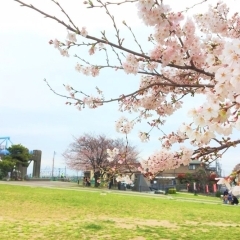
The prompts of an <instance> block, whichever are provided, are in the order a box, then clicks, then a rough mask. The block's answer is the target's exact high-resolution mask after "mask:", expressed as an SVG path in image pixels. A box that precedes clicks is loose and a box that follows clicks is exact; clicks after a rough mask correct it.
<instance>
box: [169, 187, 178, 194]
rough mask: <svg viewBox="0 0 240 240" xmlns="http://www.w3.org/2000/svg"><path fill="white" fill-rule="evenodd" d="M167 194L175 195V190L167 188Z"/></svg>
mask: <svg viewBox="0 0 240 240" xmlns="http://www.w3.org/2000/svg"><path fill="white" fill-rule="evenodd" d="M168 193H169V194H176V188H169V189H168Z"/></svg>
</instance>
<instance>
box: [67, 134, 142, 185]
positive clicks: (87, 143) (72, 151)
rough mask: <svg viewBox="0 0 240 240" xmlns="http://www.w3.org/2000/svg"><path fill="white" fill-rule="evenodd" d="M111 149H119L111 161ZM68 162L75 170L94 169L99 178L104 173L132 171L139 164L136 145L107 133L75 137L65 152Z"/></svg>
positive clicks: (113, 173) (112, 173) (96, 178)
mask: <svg viewBox="0 0 240 240" xmlns="http://www.w3.org/2000/svg"><path fill="white" fill-rule="evenodd" d="M108 149H109V150H114V149H118V151H119V152H118V154H117V155H116V156H114V159H111V160H110V161H109V153H108ZM63 156H64V158H65V161H66V164H67V166H68V167H69V168H70V169H74V170H82V171H86V170H92V171H93V172H94V175H95V186H97V185H98V183H97V180H98V178H100V177H103V175H104V174H106V173H108V175H110V176H113V175H115V174H117V173H120V172H124V171H125V172H132V171H134V169H136V168H137V167H138V165H139V163H138V161H137V158H138V151H137V150H136V148H135V147H134V146H131V145H129V144H127V145H126V144H125V143H124V141H123V140H122V139H115V140H114V139H110V138H107V137H106V136H105V135H96V136H95V135H93V134H84V135H83V136H81V137H79V138H74V142H73V143H71V144H70V146H69V147H68V149H67V150H66V151H65V152H64V153H63Z"/></svg>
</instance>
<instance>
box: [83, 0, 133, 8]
mask: <svg viewBox="0 0 240 240" xmlns="http://www.w3.org/2000/svg"><path fill="white" fill-rule="evenodd" d="M137 1H138V0H125V1H122V2H115V3H114V2H107V3H106V6H108V5H121V4H124V3H134V2H137ZM84 4H89V7H87V8H102V7H103V6H102V5H94V4H93V2H92V1H91V0H88V1H85V2H84Z"/></svg>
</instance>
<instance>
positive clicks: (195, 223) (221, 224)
mask: <svg viewBox="0 0 240 240" xmlns="http://www.w3.org/2000/svg"><path fill="white" fill-rule="evenodd" d="M185 223H186V224H189V225H199V226H203V225H207V226H215V227H238V226H239V224H234V223H222V222H204V223H202V224H199V223H198V222H193V221H186V222H185Z"/></svg>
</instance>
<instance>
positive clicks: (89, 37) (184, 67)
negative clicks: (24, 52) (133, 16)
mask: <svg viewBox="0 0 240 240" xmlns="http://www.w3.org/2000/svg"><path fill="white" fill-rule="evenodd" d="M14 1H16V2H19V3H20V4H21V6H25V7H28V8H30V9H33V10H35V11H37V12H39V13H40V14H42V15H44V16H45V17H47V18H51V19H53V20H55V21H56V22H58V23H60V24H61V25H63V26H65V27H66V28H67V29H68V30H69V31H72V32H74V33H76V34H80V31H79V30H78V29H74V28H72V27H71V26H70V25H68V24H66V23H65V22H64V21H62V20H60V19H58V18H56V17H55V16H51V15H49V14H47V13H45V12H43V11H41V10H40V9H38V8H36V7H34V6H33V5H31V4H30V5H28V4H26V3H24V2H22V1H20V0H14ZM85 38H87V39H91V40H94V41H97V42H101V43H104V44H107V45H110V46H112V47H114V48H117V49H120V50H122V51H124V52H127V53H131V54H133V55H135V56H138V57H141V58H144V59H147V60H149V61H153V62H157V63H162V61H161V60H153V59H151V58H150V57H149V56H147V55H145V54H142V53H139V52H136V51H133V50H131V49H128V48H125V47H122V46H119V45H117V44H115V43H112V42H110V41H107V40H105V39H100V38H96V37H93V36H91V35H87V36H85ZM167 66H168V67H173V68H177V69H182V70H193V71H196V72H198V73H202V74H204V75H206V76H209V77H214V74H213V73H210V72H206V71H204V70H203V69H199V68H197V67H195V66H192V65H191V66H189V65H184V66H181V65H176V64H173V63H170V64H168V65H167Z"/></svg>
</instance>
